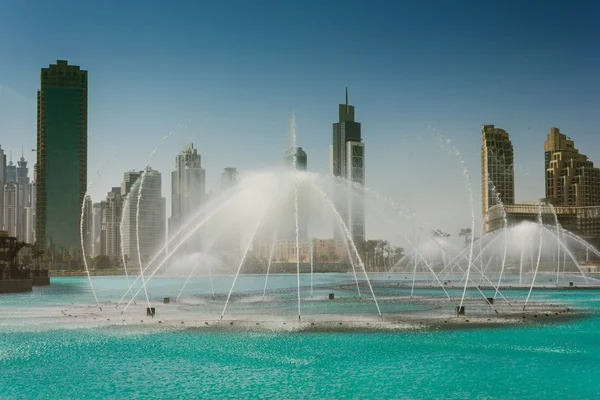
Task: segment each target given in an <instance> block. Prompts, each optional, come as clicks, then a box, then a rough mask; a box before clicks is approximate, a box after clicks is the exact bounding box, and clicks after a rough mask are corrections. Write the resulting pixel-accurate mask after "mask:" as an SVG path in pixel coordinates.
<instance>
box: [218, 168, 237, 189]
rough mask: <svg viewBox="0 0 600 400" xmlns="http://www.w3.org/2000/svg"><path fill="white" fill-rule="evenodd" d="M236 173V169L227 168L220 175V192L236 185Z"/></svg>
mask: <svg viewBox="0 0 600 400" xmlns="http://www.w3.org/2000/svg"><path fill="white" fill-rule="evenodd" d="M237 179H238V171H237V168H233V167H227V168H225V169H224V170H223V173H222V174H221V191H223V192H224V191H226V190H229V189H231V188H232V187H234V186H235V185H236V184H237Z"/></svg>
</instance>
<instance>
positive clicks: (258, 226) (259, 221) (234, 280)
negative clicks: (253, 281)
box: [221, 204, 270, 320]
mask: <svg viewBox="0 0 600 400" xmlns="http://www.w3.org/2000/svg"><path fill="white" fill-rule="evenodd" d="M269 205H270V204H269ZM269 205H267V207H266V208H265V209H264V211H263V212H262V213H261V216H260V218H259V220H258V223H257V224H256V228H255V229H254V232H252V235H251V236H250V240H249V241H248V245H247V246H246V251H244V255H243V256H242V259H241V261H240V264H239V266H238V269H237V271H236V273H235V277H234V278H233V282H232V283H231V288H230V289H229V293H228V294H227V299H226V300H225V306H223V312H222V313H221V320H223V316H224V315H225V311H226V310H227V305H228V304H229V299H230V298H231V293H232V292H233V288H234V287H235V283H236V282H237V279H238V277H239V275H240V271H241V270H242V265H244V262H245V261H246V257H247V256H248V252H249V251H250V247H252V243H253V242H254V237H255V236H256V232H258V228H260V225H261V223H262V220H263V218H264V216H265V213H266V211H267V210H268V209H269Z"/></svg>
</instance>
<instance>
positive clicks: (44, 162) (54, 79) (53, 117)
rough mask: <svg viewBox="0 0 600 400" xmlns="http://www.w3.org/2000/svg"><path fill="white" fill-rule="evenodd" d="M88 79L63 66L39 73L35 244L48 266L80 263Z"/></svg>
mask: <svg viewBox="0 0 600 400" xmlns="http://www.w3.org/2000/svg"><path fill="white" fill-rule="evenodd" d="M87 84H88V73H87V71H84V70H82V69H80V68H79V67H78V66H75V65H69V64H68V62H67V61H61V60H59V61H57V62H56V64H52V65H50V66H49V67H48V68H42V71H41V85H40V90H39V91H38V124H37V202H36V240H37V244H38V247H39V248H40V249H43V250H44V251H45V259H46V261H54V262H58V263H66V262H70V261H78V260H80V258H81V238H80V219H81V205H82V202H83V200H84V196H85V192H86V186H87V97H88V89H87Z"/></svg>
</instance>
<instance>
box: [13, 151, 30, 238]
mask: <svg viewBox="0 0 600 400" xmlns="http://www.w3.org/2000/svg"><path fill="white" fill-rule="evenodd" d="M16 175H17V183H18V184H19V211H18V212H19V216H18V224H19V229H18V231H19V233H20V237H19V239H21V240H23V241H25V242H27V243H32V242H30V240H31V239H32V238H31V234H30V233H29V231H28V228H27V218H28V216H27V212H28V211H27V209H28V208H29V207H31V182H30V181H29V168H27V161H25V157H23V153H22V152H21V159H20V160H19V161H17V168H16ZM31 217H32V216H31ZM31 217H30V218H31Z"/></svg>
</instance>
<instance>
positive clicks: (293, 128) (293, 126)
mask: <svg viewBox="0 0 600 400" xmlns="http://www.w3.org/2000/svg"><path fill="white" fill-rule="evenodd" d="M290 132H291V135H292V146H293V147H292V149H293V158H292V166H293V168H294V171H293V172H294V222H295V224H296V273H297V278H298V321H300V319H301V317H300V229H299V225H298V169H297V167H298V146H297V139H296V114H295V113H294V112H292V119H291V120H290Z"/></svg>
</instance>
